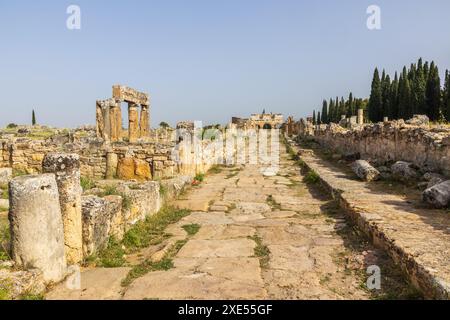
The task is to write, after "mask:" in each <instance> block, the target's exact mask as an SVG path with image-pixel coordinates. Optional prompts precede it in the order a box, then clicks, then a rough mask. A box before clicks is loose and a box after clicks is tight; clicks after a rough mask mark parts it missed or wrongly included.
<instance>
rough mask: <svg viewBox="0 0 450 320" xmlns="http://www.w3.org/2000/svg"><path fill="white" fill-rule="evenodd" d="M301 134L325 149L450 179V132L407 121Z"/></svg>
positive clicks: (330, 127) (327, 127)
mask: <svg viewBox="0 0 450 320" xmlns="http://www.w3.org/2000/svg"><path fill="white" fill-rule="evenodd" d="M305 128H306V129H305V130H302V131H300V134H299V136H300V137H302V138H305V137H308V138H311V139H313V140H315V141H317V142H318V143H320V144H321V145H322V146H324V147H326V148H328V149H330V150H333V151H335V152H339V153H342V154H346V153H359V154H360V156H361V158H363V159H368V160H371V162H373V163H377V164H380V165H383V164H385V163H393V162H395V161H407V162H410V163H412V164H414V165H416V166H417V167H419V168H421V169H422V171H424V172H429V171H431V172H439V173H442V174H444V175H446V176H450V129H446V128H436V129H430V128H429V127H428V126H414V125H408V124H406V123H405V122H404V121H403V120H400V121H392V122H386V123H377V124H366V125H362V126H356V127H354V128H352V129H346V128H343V127H341V126H339V125H336V124H329V125H318V126H314V127H313V128H314V131H313V133H311V126H308V127H305Z"/></svg>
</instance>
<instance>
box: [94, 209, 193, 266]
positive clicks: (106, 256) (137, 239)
mask: <svg viewBox="0 0 450 320" xmlns="http://www.w3.org/2000/svg"><path fill="white" fill-rule="evenodd" d="M189 214H190V211H189V210H184V209H176V208H174V207H171V206H165V207H163V208H162V209H161V210H160V211H159V212H158V213H157V214H155V215H152V216H149V217H147V218H146V219H145V220H143V221H140V222H138V223H136V224H135V225H134V226H133V227H132V228H131V229H130V230H128V231H127V232H126V233H125V235H124V238H123V240H122V241H120V242H119V241H117V240H115V239H114V238H110V240H109V242H108V246H107V247H106V249H104V250H102V251H101V252H100V253H99V254H98V255H97V256H96V257H90V258H89V259H87V261H86V263H93V262H95V264H96V265H97V266H100V267H107V268H108V267H109V268H111V267H120V266H123V265H125V264H126V260H125V258H124V256H125V255H126V254H129V253H134V252H137V251H138V250H139V249H142V248H146V247H148V246H150V245H155V244H158V243H161V242H162V241H163V240H164V239H166V238H167V237H168V235H167V234H166V233H165V232H164V230H165V228H166V227H167V226H168V225H170V224H173V223H175V222H178V221H179V220H180V219H181V218H183V217H185V216H187V215H189Z"/></svg>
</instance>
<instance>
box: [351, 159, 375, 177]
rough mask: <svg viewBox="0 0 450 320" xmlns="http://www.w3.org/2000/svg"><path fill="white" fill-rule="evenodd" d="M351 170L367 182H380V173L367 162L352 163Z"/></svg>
mask: <svg viewBox="0 0 450 320" xmlns="http://www.w3.org/2000/svg"><path fill="white" fill-rule="evenodd" d="M351 168H352V170H353V172H354V173H355V174H356V175H357V176H358V178H360V179H362V180H365V181H373V180H378V179H379V178H380V172H379V171H378V170H377V169H375V168H374V167H373V166H371V165H370V163H368V162H367V161H365V160H356V161H355V162H353V163H352V165H351Z"/></svg>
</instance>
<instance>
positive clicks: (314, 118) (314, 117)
mask: <svg viewBox="0 0 450 320" xmlns="http://www.w3.org/2000/svg"><path fill="white" fill-rule="evenodd" d="M312 120H313V124H316V123H317V122H316V121H317V119H316V110H313V116H312Z"/></svg>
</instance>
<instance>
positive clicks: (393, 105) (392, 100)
mask: <svg viewBox="0 0 450 320" xmlns="http://www.w3.org/2000/svg"><path fill="white" fill-rule="evenodd" d="M388 117H389V118H390V119H398V75H397V72H396V73H395V76H394V80H393V81H392V83H391V87H390V94H389V115H388Z"/></svg>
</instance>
